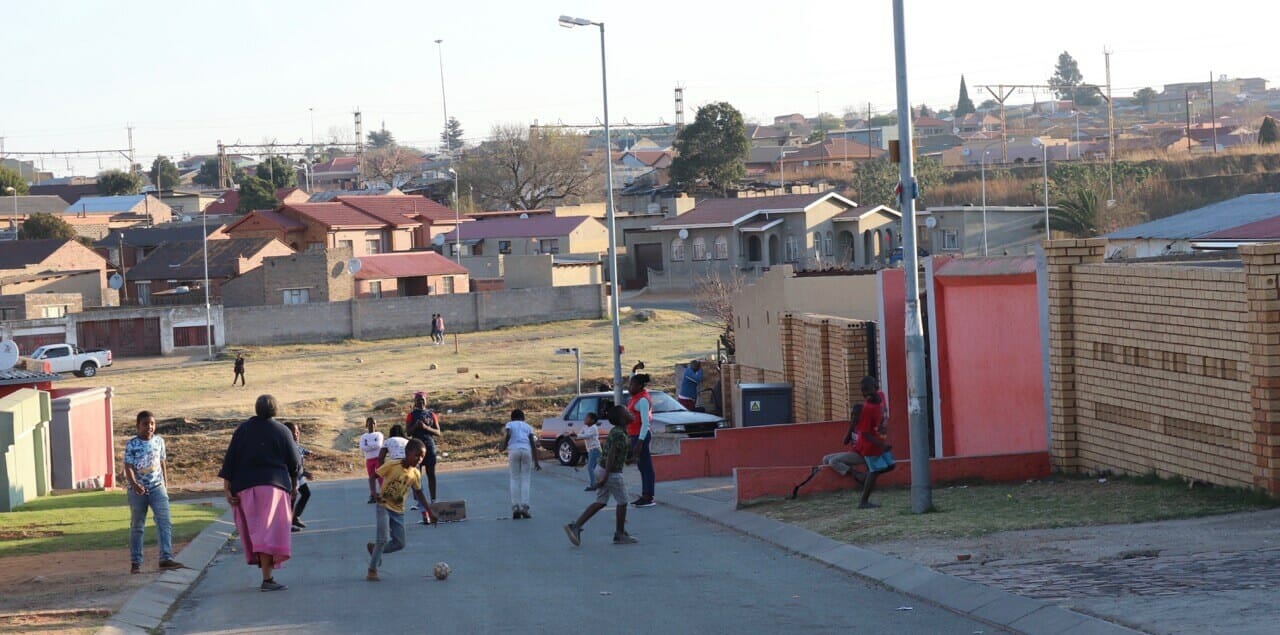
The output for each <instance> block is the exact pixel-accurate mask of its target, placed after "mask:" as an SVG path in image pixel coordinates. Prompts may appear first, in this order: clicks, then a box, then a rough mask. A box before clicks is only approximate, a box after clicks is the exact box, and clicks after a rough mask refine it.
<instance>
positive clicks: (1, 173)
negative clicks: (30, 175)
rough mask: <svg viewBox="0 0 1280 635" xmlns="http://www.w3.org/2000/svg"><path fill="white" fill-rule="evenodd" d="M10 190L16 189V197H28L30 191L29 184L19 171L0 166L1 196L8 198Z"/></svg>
mask: <svg viewBox="0 0 1280 635" xmlns="http://www.w3.org/2000/svg"><path fill="white" fill-rule="evenodd" d="M8 188H13V189H14V195H17V196H26V195H27V192H29V191H30V190H29V189H28V188H27V182H26V181H24V180H23V179H22V175H21V174H19V173H18V171H17V170H10V169H9V168H6V167H2V166H0V196H8V195H9V190H8Z"/></svg>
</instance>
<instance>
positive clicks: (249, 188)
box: [236, 176, 277, 214]
mask: <svg viewBox="0 0 1280 635" xmlns="http://www.w3.org/2000/svg"><path fill="white" fill-rule="evenodd" d="M276 204H277V201H276V188H275V187H273V186H272V185H271V182H270V181H268V180H266V179H261V178H258V177H256V176H251V177H249V178H247V179H245V180H244V182H243V183H241V184H240V204H239V206H237V207H236V211H237V212H240V213H241V214H247V213H249V212H252V211H253V210H256V209H275V208H276Z"/></svg>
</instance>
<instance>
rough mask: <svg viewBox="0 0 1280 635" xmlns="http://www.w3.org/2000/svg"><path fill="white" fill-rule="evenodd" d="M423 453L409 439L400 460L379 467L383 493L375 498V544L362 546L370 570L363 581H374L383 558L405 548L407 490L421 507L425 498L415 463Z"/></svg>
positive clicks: (422, 448)
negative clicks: (366, 553) (367, 554)
mask: <svg viewBox="0 0 1280 635" xmlns="http://www.w3.org/2000/svg"><path fill="white" fill-rule="evenodd" d="M424 452H426V448H425V447H423V445H422V442H421V441H419V440H417V439H412V440H410V441H409V444H408V445H407V446H405V451H404V456H403V457H402V458H401V459H400V460H399V461H388V462H387V463H386V464H385V465H383V466H382V467H380V468H378V476H380V477H382V493H381V494H379V496H378V506H377V507H375V508H374V510H375V519H376V523H377V527H378V529H377V531H378V533H377V542H371V543H368V544H366V545H365V549H366V550H367V551H368V552H369V571H368V573H366V574H365V577H364V579H365V580H368V581H370V582H377V581H378V580H379V578H378V567H381V566H382V556H383V555H385V554H388V553H395V552H397V551H400V550H401V549H404V546H405V536H404V499H405V496H406V495H407V494H408V493H409V491H410V490H412V491H413V496H414V498H416V499H418V503H419V504H420V505H422V506H423V507H424V508H425V507H426V506H427V499H426V497H425V496H423V495H422V477H421V475H420V474H419V473H418V464H419V463H421V462H422V454H423V453H424Z"/></svg>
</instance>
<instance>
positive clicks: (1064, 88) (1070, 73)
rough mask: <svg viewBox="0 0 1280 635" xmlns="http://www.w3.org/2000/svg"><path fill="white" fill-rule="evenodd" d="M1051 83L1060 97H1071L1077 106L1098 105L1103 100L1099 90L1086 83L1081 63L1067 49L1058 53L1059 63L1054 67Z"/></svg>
mask: <svg viewBox="0 0 1280 635" xmlns="http://www.w3.org/2000/svg"><path fill="white" fill-rule="evenodd" d="M1049 85H1050V86H1052V87H1053V92H1054V93H1055V94H1056V95H1057V96H1058V99H1070V100H1072V101H1073V102H1075V104H1076V105H1077V106H1096V105H1097V104H1098V103H1099V102H1100V101H1101V98H1100V97H1099V96H1098V92H1097V90H1096V89H1095V88H1094V87H1093V86H1088V85H1085V83H1084V75H1082V74H1081V73H1080V64H1079V63H1077V62H1076V59H1075V58H1074V57H1071V54H1070V53H1068V52H1066V51H1063V52H1062V53H1060V54H1058V63H1057V65H1055V66H1054V67H1053V76H1052V77H1050V78H1049Z"/></svg>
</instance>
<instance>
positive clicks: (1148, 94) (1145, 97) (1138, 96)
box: [1133, 86, 1156, 110]
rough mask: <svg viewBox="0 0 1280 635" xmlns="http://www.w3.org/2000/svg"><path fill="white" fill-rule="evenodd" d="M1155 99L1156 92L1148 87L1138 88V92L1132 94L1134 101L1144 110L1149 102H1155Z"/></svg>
mask: <svg viewBox="0 0 1280 635" xmlns="http://www.w3.org/2000/svg"><path fill="white" fill-rule="evenodd" d="M1155 98H1156V91H1155V89H1153V88H1151V87H1150V86H1148V87H1146V88H1139V89H1138V92H1135V93H1134V94H1133V99H1134V101H1136V102H1138V104H1139V105H1140V106H1142V108H1143V109H1144V110H1145V109H1146V108H1147V107H1148V106H1150V105H1151V102H1153V101H1155Z"/></svg>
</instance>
